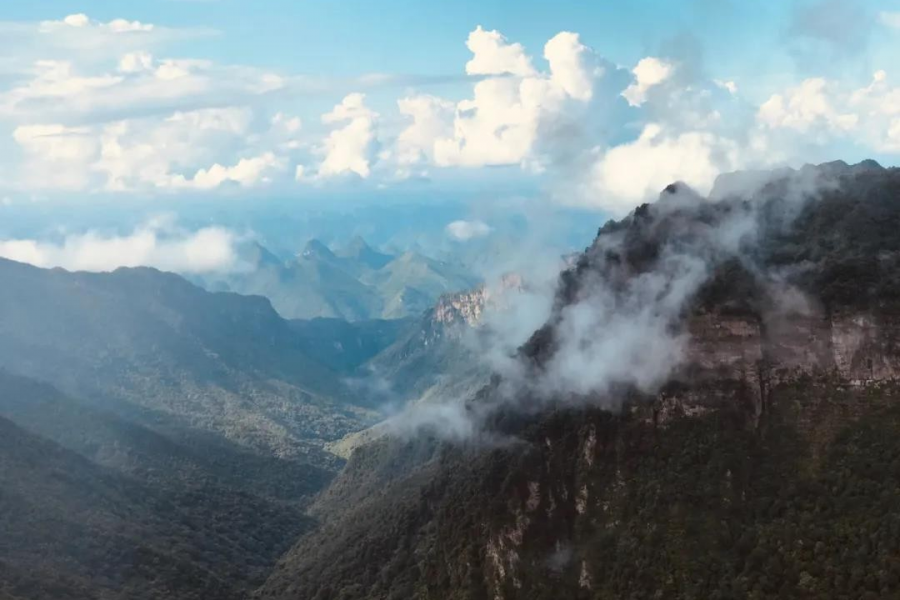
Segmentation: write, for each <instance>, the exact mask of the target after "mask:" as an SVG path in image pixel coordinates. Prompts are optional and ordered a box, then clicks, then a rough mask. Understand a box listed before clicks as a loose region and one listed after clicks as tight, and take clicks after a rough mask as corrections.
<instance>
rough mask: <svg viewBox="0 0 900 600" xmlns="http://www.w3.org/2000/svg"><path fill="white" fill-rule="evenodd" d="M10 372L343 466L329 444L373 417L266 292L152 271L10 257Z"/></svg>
mask: <svg viewBox="0 0 900 600" xmlns="http://www.w3.org/2000/svg"><path fill="white" fill-rule="evenodd" d="M0 281H2V282H3V285H2V286H0V366H2V367H3V368H4V369H6V370H7V371H9V372H11V373H15V374H20V375H23V376H27V377H31V378H33V379H37V380H41V381H45V382H48V383H51V384H52V385H54V386H56V387H57V388H59V389H60V390H61V391H63V392H66V393H68V394H70V395H72V396H74V397H77V398H79V399H82V400H85V401H87V402H90V403H92V404H93V406H95V407H97V408H100V409H103V410H107V411H109V412H112V413H115V414H118V415H119V416H122V417H123V418H126V419H127V420H130V421H134V422H138V423H141V424H144V425H148V426H151V427H155V428H160V429H164V430H165V431H167V432H168V433H170V434H172V435H176V434H177V433H178V432H179V431H181V432H182V434H183V435H182V437H184V438H186V439H189V438H191V437H193V436H195V435H197V432H206V433H210V434H215V435H216V436H219V437H222V438H225V439H226V440H228V441H229V442H231V443H234V444H237V445H240V446H243V447H245V448H248V449H251V450H253V451H255V452H258V453H262V454H268V455H277V456H283V457H292V458H295V459H302V460H304V461H307V462H312V463H314V464H318V465H321V466H326V467H329V466H334V460H333V457H332V456H331V455H329V454H328V453H325V452H323V451H322V450H321V446H322V444H323V443H325V442H327V441H329V440H332V439H337V438H339V437H341V436H343V435H344V434H346V433H347V432H348V431H353V430H356V429H358V428H360V427H361V426H363V425H365V424H366V423H367V422H369V420H370V419H371V418H372V417H373V415H372V414H371V413H370V412H369V411H367V410H366V409H363V408H360V407H358V406H356V405H355V404H354V400H355V398H354V396H353V395H352V394H351V392H350V391H349V390H348V389H346V388H345V387H344V386H343V385H342V383H341V378H340V377H338V376H337V375H336V374H335V372H334V371H332V370H331V369H330V368H328V367H327V366H325V365H323V364H322V363H321V362H319V361H318V360H317V359H316V358H315V357H314V356H312V355H311V354H310V353H309V349H308V346H304V342H303V340H302V338H301V337H300V336H299V334H298V333H297V332H296V331H295V330H294V328H293V327H292V326H291V325H290V323H289V322H287V321H285V320H284V319H282V318H281V317H280V316H279V315H278V314H277V313H276V312H275V311H274V310H273V309H272V306H271V304H270V303H269V302H268V301H267V300H265V299H264V298H260V297H248V296H238V295H236V294H229V293H209V292H206V291H204V290H202V289H200V288H198V287H196V286H194V285H192V284H190V283H188V282H187V281H185V280H184V279H182V278H181V277H178V276H177V275H173V274H168V273H162V272H159V271H156V270H153V269H145V268H139V269H120V270H118V271H115V272H113V273H98V274H93V273H70V272H66V271H63V270H58V269H56V270H50V271H48V270H43V269H38V268H34V267H30V266H27V265H23V264H19V263H14V262H11V261H6V260H2V261H0Z"/></svg>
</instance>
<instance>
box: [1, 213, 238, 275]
mask: <svg viewBox="0 0 900 600" xmlns="http://www.w3.org/2000/svg"><path fill="white" fill-rule="evenodd" d="M236 239H237V238H236V236H235V235H234V234H233V233H232V232H231V231H229V230H227V229H222V228H219V227H207V228H204V229H200V230H198V231H196V232H187V231H183V230H179V229H172V228H171V227H168V226H165V223H164V222H151V223H148V224H146V225H143V226H141V227H139V228H138V229H136V230H135V231H133V232H132V233H131V234H129V235H124V236H119V235H103V234H100V233H97V232H88V233H84V234H76V235H67V236H65V238H64V239H62V240H60V241H40V240H34V239H11V240H0V256H2V257H3V258H7V259H10V260H15V261H19V262H25V263H29V264H32V265H35V266H38V267H45V268H49V267H62V268H64V269H68V270H72V271H113V270H115V269H117V268H119V267H138V266H148V267H156V268H158V269H161V270H165V271H175V272H179V273H204V272H213V271H227V270H230V269H233V268H235V267H236V264H237V253H236V251H235V248H234V246H235V242H236Z"/></svg>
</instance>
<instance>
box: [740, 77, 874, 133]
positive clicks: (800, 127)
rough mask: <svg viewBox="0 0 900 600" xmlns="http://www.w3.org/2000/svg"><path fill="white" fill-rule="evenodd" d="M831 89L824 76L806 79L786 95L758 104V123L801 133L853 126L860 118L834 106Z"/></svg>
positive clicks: (836, 129)
mask: <svg viewBox="0 0 900 600" xmlns="http://www.w3.org/2000/svg"><path fill="white" fill-rule="evenodd" d="M830 91H831V90H830V89H829V84H828V82H827V81H826V80H825V79H822V78H812V79H807V80H805V81H804V82H803V83H801V84H800V85H799V86H797V87H794V88H791V89H789V90H788V91H787V93H786V94H785V95H782V94H774V95H773V96H772V97H771V98H769V99H768V100H767V101H766V102H764V103H763V105H762V106H760V107H759V113H758V119H759V122H760V123H762V124H763V125H765V126H767V127H769V128H772V129H777V128H784V129H793V130H795V131H799V132H802V133H806V132H809V131H810V130H811V129H813V128H815V127H817V126H818V127H824V128H826V129H829V130H832V131H849V130H851V129H853V128H854V127H856V124H857V122H858V120H859V117H858V116H857V115H855V114H852V113H845V112H841V111H839V110H838V109H836V108H835V107H834V102H833V100H832V98H831V97H830V96H829V92H830Z"/></svg>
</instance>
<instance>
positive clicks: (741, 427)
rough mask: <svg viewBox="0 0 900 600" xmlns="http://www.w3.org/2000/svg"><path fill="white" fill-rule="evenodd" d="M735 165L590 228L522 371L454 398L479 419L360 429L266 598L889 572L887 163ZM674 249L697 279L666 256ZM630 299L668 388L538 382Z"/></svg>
mask: <svg viewBox="0 0 900 600" xmlns="http://www.w3.org/2000/svg"><path fill="white" fill-rule="evenodd" d="M748 182H749V183H752V186H750V185H748ZM726 183H727V185H725V184H724V183H723V185H722V186H719V187H720V189H719V191H718V192H717V194H718V195H717V197H716V200H715V201H714V202H707V201H704V200H701V199H699V198H698V197H697V196H696V194H694V193H692V192H690V190H685V189H684V186H683V185H676V186H670V188H667V190H666V191H665V192H664V193H663V195H662V197H661V199H660V201H659V202H658V203H656V204H654V205H649V206H643V207H640V208H639V209H637V210H636V211H635V213H634V214H633V215H631V216H630V217H629V218H627V219H625V220H623V221H620V222H611V223H608V224H607V225H606V226H604V227H603V228H602V229H601V230H600V232H599V235H598V238H597V240H596V241H595V242H594V244H593V245H592V246H591V247H590V248H588V250H587V251H586V252H585V254H584V255H582V256H581V257H580V258H579V259H578V260H577V262H576V263H575V264H574V265H573V267H572V268H571V269H570V270H569V271H567V272H566V273H564V274H563V276H562V277H561V279H560V285H559V291H558V297H557V306H556V309H555V311H554V316H553V317H551V319H550V321H549V322H548V323H547V325H546V326H545V327H543V328H542V329H541V330H539V331H538V332H536V333H535V335H534V336H533V337H532V339H531V340H530V341H529V342H528V343H527V344H525V346H523V348H522V349H521V352H520V358H521V361H522V364H523V365H524V366H523V370H524V372H525V373H526V374H528V375H527V377H530V379H526V381H528V382H534V383H535V386H534V387H529V385H518V387H513V388H512V390H513V391H512V393H510V391H509V390H508V389H504V387H503V385H504V382H503V381H495V382H494V383H493V384H492V385H490V386H488V387H487V388H485V389H484V390H482V391H481V392H480V393H479V394H478V395H476V397H475V398H473V399H472V400H471V401H470V402H469V404H468V406H469V407H470V411H471V413H472V414H473V415H477V416H478V418H480V419H482V421H481V425H482V430H481V431H482V433H481V435H478V436H475V437H474V438H472V439H471V440H469V441H467V442H465V443H442V442H440V441H439V439H431V440H422V439H419V440H416V441H415V442H411V441H409V440H396V441H391V440H387V439H383V440H380V441H379V442H378V443H377V444H375V445H373V446H370V447H368V448H363V449H361V450H359V451H357V452H356V454H354V456H353V457H352V458H351V460H350V462H349V464H348V467H347V468H346V470H345V472H344V473H343V474H342V475H341V476H340V477H339V478H338V479H337V480H336V482H335V483H334V484H333V485H332V488H331V490H330V491H329V493H328V494H326V495H325V496H324V497H323V500H321V501H320V506H319V511H320V512H319V514H320V515H321V516H322V519H323V522H324V525H323V526H322V528H321V529H320V530H319V531H317V532H314V533H312V534H310V535H309V536H307V537H306V538H304V539H302V540H301V541H300V542H299V543H298V544H297V546H296V547H295V548H294V549H293V550H292V551H291V552H290V553H289V554H288V555H287V556H285V558H284V559H283V560H282V563H281V565H280V566H279V568H278V569H277V570H276V572H275V573H274V574H273V576H272V577H271V578H270V580H269V581H268V582H267V584H266V585H265V586H264V587H263V588H262V589H261V590H260V596H261V597H266V598H285V599H286V598H295V597H303V598H306V597H310V598H367V599H368V598H372V599H375V598H377V599H389V598H422V599H442V600H445V599H450V600H457V599H459V600H463V599H465V600H515V599H518V598H529V599H536V600H543V599H547V600H550V599H554V600H555V599H559V598H575V599H614V598H676V599H680V598H722V599H724V598H779V597H780V598H824V597H833V598H858V597H872V598H878V597H896V596H897V595H898V594H900V560H898V556H900V346H898V343H897V337H898V332H900V329H898V327H900V320H898V315H900V268H898V267H900V236H898V235H897V233H896V232H897V231H900V202H898V198H900V172H898V171H897V170H884V169H881V168H875V167H874V166H872V165H871V164H869V163H867V164H865V165H862V166H859V165H857V166H853V167H850V166H847V165H845V164H843V163H830V164H828V165H823V166H821V167H819V168H814V167H805V168H804V169H802V170H800V171H797V172H794V171H789V170H788V171H779V172H777V173H775V174H768V175H766V174H759V173H756V174H752V176H748V177H744V178H742V177H732V178H727V181H726ZM748 190H749V191H748ZM798 190H803V192H802V193H801V192H800V191H798ZM809 190H814V194H812V195H811V196H809V197H807V196H804V195H803V194H809V193H810V192H809ZM735 217H737V218H735ZM736 232H740V234H741V240H743V241H746V240H748V239H749V240H751V241H752V243H751V244H747V245H737V244H735V243H734V240H735V239H736V237H737V235H736ZM736 248H738V250H735V249H736ZM673 257H674V258H673ZM685 257H687V258H685ZM694 259H697V260H696V261H695V260H694ZM673 264H674V265H675V267H676V270H675V272H676V273H681V272H682V271H683V270H684V267H685V266H687V267H691V268H692V267H693V266H695V265H697V264H702V265H703V269H699V270H693V271H691V270H688V272H689V273H701V274H702V277H700V276H698V277H693V276H692V277H690V278H686V277H682V276H680V275H679V276H678V277H668V274H670V272H667V271H666V269H668V268H670V267H671V266H672V265H673ZM694 282H696V283H697V285H696V287H690V288H689V289H684V288H678V286H687V285H688V283H691V284H693V283H694ZM649 284H652V285H649ZM648 285H649V287H648ZM641 286H644V287H641ZM673 289H676V291H678V290H681V291H684V292H685V293H684V294H683V298H684V299H685V300H684V302H680V301H679V302H675V300H678V299H680V298H681V297H682V296H679V295H675V294H673V292H672V290H673ZM636 290H637V292H636ZM648 290H649V292H648ZM638 292H640V293H638ZM644 292H648V293H644ZM596 294H603V296H602V300H603V302H595V303H593V304H592V303H591V302H590V300H591V298H592V295H596ZM660 299H662V301H660ZM673 299H675V300H673ZM635 302H637V303H641V302H644V303H645V305H643V306H638V307H637V308H639V309H641V310H635V306H634V305H633V304H634V303H635ZM461 306H462V307H465V304H464V303H463V304H461ZM574 306H580V307H581V309H582V310H581V312H580V313H578V316H579V317H585V318H582V319H581V320H579V321H577V322H576V324H584V327H592V326H593V327H596V323H600V324H602V325H603V326H602V327H599V328H597V330H596V331H593V330H591V331H588V332H587V333H585V332H584V331H583V330H582V331H579V330H578V329H577V328H573V327H572V322H571V320H570V321H568V322H567V321H566V319H567V318H568V319H571V313H572V307H574ZM592 307H597V308H596V310H598V311H603V310H605V311H614V312H615V311H621V312H622V313H623V314H624V315H625V317H626V318H623V319H620V320H615V319H607V318H600V317H602V316H603V315H599V316H598V315H596V314H595V315H591V314H590V313H589V311H590V310H591V308H592ZM451 308H452V310H451ZM584 313H587V314H586V315H585V314H584ZM445 315H447V316H446V317H445V318H447V319H450V318H451V317H450V315H453V316H452V319H456V318H463V319H465V318H467V317H466V316H468V317H469V318H471V317H472V316H473V315H474V312H473V311H470V310H468V309H467V308H460V307H454V306H453V305H452V303H451V304H450V308H448V309H447V310H446V312H445ZM456 315H459V317H457V316H456ZM647 315H649V316H650V317H651V318H650V319H649V320H648V319H647ZM586 317H592V318H593V320H592V319H591V318H586ZM629 319H631V320H632V321H634V322H635V323H638V322H641V321H640V320H641V319H644V321H643V322H642V323H643V324H646V323H651V324H654V325H658V327H656V328H654V329H652V332H653V336H651V337H648V338H647V340H648V346H647V347H645V348H640V347H639V350H641V351H642V352H637V353H629V355H628V356H629V357H633V365H634V366H633V370H638V369H640V368H645V367H647V366H658V365H649V364H648V363H647V362H646V360H645V356H644V355H652V356H656V354H654V351H655V350H656V349H655V348H653V347H650V345H649V344H652V343H657V342H658V343H662V342H665V343H671V344H672V348H674V349H675V350H677V352H675V353H667V354H662V355H661V356H667V357H672V358H671V363H672V364H671V365H669V366H670V368H668V369H666V370H664V371H661V372H664V373H665V374H666V376H665V378H664V381H662V382H661V383H660V384H658V385H652V386H650V385H647V381H652V380H648V379H646V378H641V377H640V373H621V374H614V375H616V376H617V378H616V379H615V380H614V381H613V382H612V384H611V385H607V386H605V387H603V388H598V389H597V390H593V391H590V392H587V393H584V392H582V391H579V392H577V393H576V392H573V391H571V390H565V391H563V390H562V389H561V391H560V392H559V393H558V394H553V393H552V390H551V392H550V393H549V395H548V394H547V392H546V386H545V387H543V388H541V387H539V386H538V385H537V384H545V383H546V381H547V378H546V377H545V375H546V374H547V373H549V372H551V371H552V369H554V368H555V367H556V366H557V362H556V359H557V358H558V357H559V356H560V353H562V352H571V343H570V340H568V339H566V336H570V337H571V336H572V332H573V331H575V333H579V334H580V335H579V337H577V338H576V339H577V340H578V341H579V343H580V344H582V345H586V346H590V344H592V343H594V340H595V339H596V338H597V337H600V338H602V337H603V336H611V335H614V334H615V335H618V336H619V337H618V338H617V337H613V338H611V341H610V348H612V349H613V351H612V352H607V353H605V354H597V355H596V356H602V357H604V358H606V359H609V360H615V359H617V358H618V357H616V356H615V350H616V348H622V351H623V352H624V351H626V349H628V346H627V344H628V340H626V339H624V335H623V333H628V332H629V329H628V328H627V327H623V326H622V324H623V322H624V323H625V324H626V325H627V324H628V323H630V322H631V321H629ZM567 328H568V329H567ZM567 344H568V345H567ZM617 345H618V346H617ZM642 354H643V355H642ZM584 368H585V369H596V370H601V369H602V365H599V364H596V363H591V362H586V363H584ZM563 374H567V375H571V373H563ZM554 381H555V380H554ZM541 394H544V396H541ZM497 398H502V400H500V401H498V400H497ZM532 398H535V400H534V401H532V400H531V399H532ZM610 407H612V408H614V409H615V410H609V408H610ZM436 433H438V434H439V433H440V431H437V432H436ZM412 444H415V446H411V445H412ZM423 445H425V446H426V447H427V451H424V450H423V447H422V446H423ZM413 448H414V450H415V451H414V452H413ZM411 456H415V460H412V459H410V457H411ZM410 461H411V462H410ZM398 465H402V468H397V466H398Z"/></svg>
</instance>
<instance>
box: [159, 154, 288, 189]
mask: <svg viewBox="0 0 900 600" xmlns="http://www.w3.org/2000/svg"><path fill="white" fill-rule="evenodd" d="M283 166H284V165H283V163H282V161H281V160H280V159H278V158H277V157H276V156H275V155H274V154H272V153H271V152H266V153H265V154H263V155H262V156H255V157H253V158H242V159H241V160H240V161H238V163H237V164H236V165H234V166H231V167H226V166H223V165H220V164H218V163H216V164H214V165H213V166H212V167H210V168H208V169H200V170H199V171H197V173H195V174H194V177H193V178H192V179H185V178H184V177H183V176H176V177H175V178H173V179H172V182H171V184H170V185H171V186H172V187H176V188H182V187H184V188H195V189H199V190H210V189H213V188H217V187H219V186H220V185H222V184H224V183H234V184H238V185H241V186H244V187H252V186H254V185H257V184H260V183H268V182H270V181H271V179H270V178H269V176H268V174H269V173H271V172H273V171H277V170H280V169H282V168H283Z"/></svg>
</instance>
